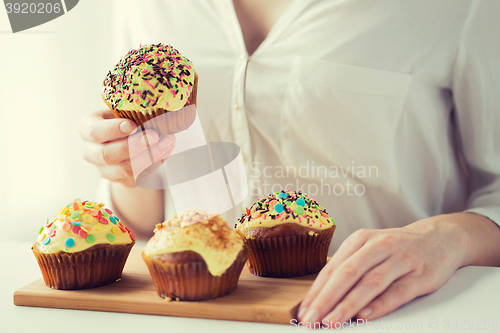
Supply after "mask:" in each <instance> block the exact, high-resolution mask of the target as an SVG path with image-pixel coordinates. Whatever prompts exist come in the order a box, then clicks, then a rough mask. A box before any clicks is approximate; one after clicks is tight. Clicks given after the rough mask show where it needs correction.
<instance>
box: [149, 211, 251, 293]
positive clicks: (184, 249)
mask: <svg viewBox="0 0 500 333" xmlns="http://www.w3.org/2000/svg"><path fill="white" fill-rule="evenodd" d="M154 232H155V234H154V236H153V237H152V238H151V239H150V240H149V242H148V243H147V245H146V247H145V248H144V252H143V253H142V258H143V259H144V261H145V262H146V265H147V266H148V269H149V272H150V273H151V277H152V278H153V282H154V284H155V287H156V291H157V293H158V295H159V296H160V297H163V298H171V299H180V300H189V301H196V300H204V299H210V298H216V297H220V296H223V295H227V294H229V293H231V292H233V291H234V290H235V289H236V286H237V284H238V279H239V276H240V274H241V270H242V269H243V266H244V265H245V262H246V260H247V258H248V255H249V251H248V249H247V247H246V246H245V244H244V242H243V239H242V238H241V237H240V236H239V235H238V234H237V233H236V232H235V231H234V230H233V229H232V228H230V227H229V226H228V225H227V223H226V222H225V221H224V220H223V219H221V218H220V217H218V216H213V215H209V214H207V213H206V212H205V211H203V210H198V209H195V210H187V211H184V212H183V213H182V214H180V215H179V216H178V215H175V216H174V217H173V218H172V219H171V220H170V221H168V222H164V223H163V224H158V225H157V226H156V228H155V230H154Z"/></svg>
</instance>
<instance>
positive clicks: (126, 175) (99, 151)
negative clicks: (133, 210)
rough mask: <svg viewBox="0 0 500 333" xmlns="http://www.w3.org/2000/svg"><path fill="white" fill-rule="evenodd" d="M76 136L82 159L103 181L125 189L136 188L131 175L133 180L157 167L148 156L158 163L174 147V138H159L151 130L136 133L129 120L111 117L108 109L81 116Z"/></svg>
mask: <svg viewBox="0 0 500 333" xmlns="http://www.w3.org/2000/svg"><path fill="white" fill-rule="evenodd" d="M131 134H132V135H131ZM80 136H81V137H82V139H83V142H84V146H83V157H84V158H85V159H86V160H87V161H89V162H90V163H92V164H94V165H95V166H96V167H97V169H98V170H99V173H100V174H101V176H102V177H103V178H107V179H109V180H111V181H113V182H118V183H121V184H123V185H125V186H128V187H134V186H136V183H135V178H134V173H135V176H136V177H137V176H138V175H139V174H140V173H141V172H142V171H144V170H146V169H147V170H146V171H147V172H152V171H154V169H155V168H156V167H158V166H159V165H160V163H152V158H151V156H153V160H154V162H159V161H160V160H164V159H166V158H167V157H168V156H170V154H171V153H172V150H173V149H174V147H175V136H174V135H170V134H169V135H166V136H164V137H163V138H161V139H159V136H158V133H156V132H155V131H154V130H151V129H148V130H146V131H140V130H139V131H138V130H137V125H136V124H135V123H134V122H133V121H132V120H130V119H123V118H115V116H114V115H113V113H112V112H111V110H105V111H97V112H94V113H92V114H90V115H88V116H87V117H85V118H84V120H83V121H82V123H81V126H80ZM129 136H130V137H129ZM145 136H147V140H146V139H145ZM148 144H149V146H150V151H148V150H147V148H148ZM131 159H132V161H133V163H132V162H131ZM132 164H133V169H132Z"/></svg>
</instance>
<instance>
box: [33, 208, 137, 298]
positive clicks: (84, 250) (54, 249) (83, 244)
mask: <svg viewBox="0 0 500 333" xmlns="http://www.w3.org/2000/svg"><path fill="white" fill-rule="evenodd" d="M134 244H135V238H134V235H133V234H132V232H131V231H130V229H128V228H127V227H125V226H124V225H123V224H122V222H121V221H120V219H119V218H118V217H116V216H115V215H113V212H112V211H111V210H109V209H107V208H104V205H103V204H102V203H96V202H89V201H83V202H82V201H81V200H80V199H75V200H74V201H73V202H72V203H70V204H69V205H67V206H66V207H64V208H62V209H59V210H58V211H57V214H56V216H55V218H53V219H52V220H51V221H49V219H47V223H46V225H45V226H43V227H41V228H40V230H39V236H38V240H37V241H36V243H35V244H34V245H33V246H32V248H31V249H32V250H33V253H34V254H35V257H36V259H37V261H38V265H39V266H40V270H41V271H42V275H43V279H44V281H45V284H46V285H47V286H49V287H51V288H54V289H85V288H93V287H99V286H102V285H105V284H109V283H112V282H114V281H116V280H117V279H119V278H120V276H121V274H122V271H123V266H125V261H126V260H127V257H128V254H129V253H130V250H131V249H132V246H134Z"/></svg>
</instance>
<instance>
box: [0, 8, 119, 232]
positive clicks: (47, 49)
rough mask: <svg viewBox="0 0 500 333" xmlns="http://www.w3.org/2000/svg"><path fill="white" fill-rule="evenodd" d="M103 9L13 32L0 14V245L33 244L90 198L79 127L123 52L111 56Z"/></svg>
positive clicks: (93, 176)
mask: <svg viewBox="0 0 500 333" xmlns="http://www.w3.org/2000/svg"><path fill="white" fill-rule="evenodd" d="M110 11H111V8H110V4H109V3H108V2H106V1H99V2H98V1H80V2H79V3H78V5H77V6H76V7H75V8H74V9H72V10H71V11H69V12H68V13H67V14H65V15H63V16H61V17H59V18H57V19H55V20H53V21H51V22H48V23H45V24H43V25H40V26H38V27H34V28H32V29H29V30H27V31H24V32H19V33H16V34H13V33H12V31H11V28H10V24H9V20H8V17H7V14H6V12H5V10H4V8H3V4H2V5H1V8H0V124H1V130H0V230H1V232H0V241H2V240H6V239H10V240H26V241H35V239H36V232H37V230H38V229H39V227H40V226H41V225H42V224H43V223H44V221H45V220H46V219H47V218H48V217H52V216H53V215H54V213H55V211H56V210H57V209H58V208H61V207H62V206H64V205H66V204H67V203H69V202H70V201H71V200H73V199H74V198H76V197H81V198H82V199H84V200H85V199H90V200H92V199H93V197H94V193H95V191H96V187H97V184H98V181H99V174H98V172H97V169H96V168H95V167H94V166H92V165H91V164H89V163H88V162H86V161H85V160H84V159H83V157H82V142H81V139H80V137H79V134H78V129H79V124H80V121H81V119H82V118H83V117H84V115H85V114H87V113H89V112H91V111H94V110H97V109H104V108H106V106H105V104H104V102H103V101H102V99H101V95H100V88H101V84H102V81H103V79H104V77H105V76H106V73H107V71H108V70H109V69H110V68H112V66H113V65H114V64H115V63H116V62H117V61H118V60H119V58H120V57H121V56H122V55H123V54H125V53H126V51H127V50H113V49H112V44H113V43H112V41H111V40H110V38H109V32H110V30H111V28H112V27H111V26H110V23H109V19H108V18H109V16H110V14H111V13H110Z"/></svg>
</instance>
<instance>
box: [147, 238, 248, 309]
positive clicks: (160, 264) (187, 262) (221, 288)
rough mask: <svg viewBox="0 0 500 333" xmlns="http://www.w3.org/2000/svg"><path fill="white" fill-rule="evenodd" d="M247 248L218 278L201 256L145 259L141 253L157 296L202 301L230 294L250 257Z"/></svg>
mask: <svg viewBox="0 0 500 333" xmlns="http://www.w3.org/2000/svg"><path fill="white" fill-rule="evenodd" d="M249 254H250V253H249V251H248V248H247V247H246V246H244V247H243V249H242V250H241V251H240V253H239V254H238V256H237V257H236V260H235V261H234V262H233V264H232V265H231V266H230V267H229V268H228V269H227V270H226V271H225V272H224V274H222V275H221V276H213V275H212V274H210V272H209V270H208V267H207V264H206V263H205V261H204V260H203V257H202V256H201V255H199V254H198V253H196V252H193V251H184V252H179V253H168V254H161V255H156V256H152V257H148V256H146V255H145V254H144V252H143V253H142V258H143V259H144V261H145V262H146V265H147V267H148V269H149V272H150V274H151V277H152V279H153V283H154V285H155V288H156V292H157V293H158V296H160V297H162V298H167V297H170V298H172V299H176V298H178V299H179V300H183V301H201V300H206V299H212V298H217V297H221V296H224V295H227V294H230V293H232V292H233V291H234V290H235V289H236V287H237V285H238V279H239V277H240V274H241V271H242V269H243V266H244V265H245V262H246V260H247V259H248V256H249Z"/></svg>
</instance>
